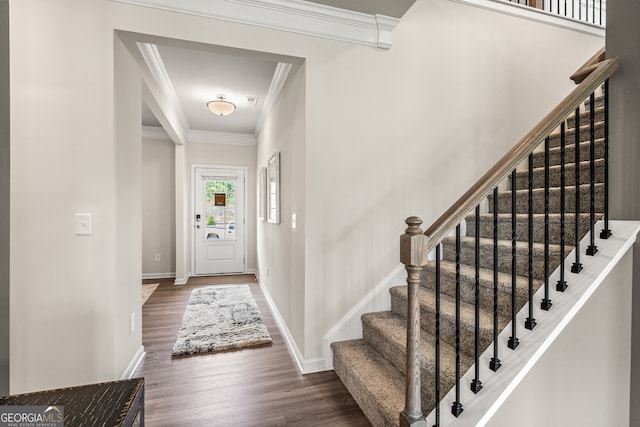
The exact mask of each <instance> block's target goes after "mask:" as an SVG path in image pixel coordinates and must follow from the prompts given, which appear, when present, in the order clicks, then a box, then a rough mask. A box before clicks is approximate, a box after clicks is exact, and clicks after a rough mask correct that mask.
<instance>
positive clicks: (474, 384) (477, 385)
mask: <svg viewBox="0 0 640 427" xmlns="http://www.w3.org/2000/svg"><path fill="white" fill-rule="evenodd" d="M475 226H476V242H475V243H476V260H475V261H476V276H475V279H476V289H475V292H476V295H475V297H476V307H475V336H474V340H475V342H474V346H473V354H474V357H475V365H476V366H475V378H474V379H473V380H472V381H471V391H473V392H474V393H476V394H477V393H478V392H479V391H480V390H482V381H480V205H478V206H476V224H475Z"/></svg>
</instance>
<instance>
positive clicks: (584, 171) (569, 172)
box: [508, 159, 604, 190]
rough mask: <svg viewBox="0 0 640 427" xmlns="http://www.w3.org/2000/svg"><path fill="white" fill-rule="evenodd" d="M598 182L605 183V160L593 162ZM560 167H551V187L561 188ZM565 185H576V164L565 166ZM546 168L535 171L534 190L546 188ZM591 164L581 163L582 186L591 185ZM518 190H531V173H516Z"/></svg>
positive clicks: (526, 171) (524, 171)
mask: <svg viewBox="0 0 640 427" xmlns="http://www.w3.org/2000/svg"><path fill="white" fill-rule="evenodd" d="M593 166H594V172H595V177H596V182H604V159H597V160H595V161H594V162H593ZM560 169H561V167H560V165H555V166H550V167H549V187H559V186H560V179H561V174H560V172H561V170H560ZM564 170H565V175H564V176H565V185H569V184H575V182H576V167H575V163H570V164H565V168H564ZM544 174H545V173H544V167H541V168H535V167H534V169H533V188H543V187H544ZM590 180H591V162H580V184H589V183H590V182H591V181H590ZM508 181H509V188H511V176H509V180H508ZM516 189H518V190H528V189H529V171H528V170H527V168H524V170H518V171H516Z"/></svg>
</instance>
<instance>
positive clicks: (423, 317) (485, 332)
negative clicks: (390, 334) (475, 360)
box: [391, 293, 493, 356]
mask: <svg viewBox="0 0 640 427" xmlns="http://www.w3.org/2000/svg"><path fill="white" fill-rule="evenodd" d="M434 310H435V307H431V306H423V305H421V306H420V326H421V327H422V329H424V330H425V331H427V332H429V333H430V334H432V335H435V311H434ZM391 311H392V312H394V313H395V314H397V315H399V316H401V317H403V318H405V319H406V316H407V299H406V294H398V293H391ZM492 327H493V325H492V324H483V323H481V324H480V349H481V350H482V351H484V349H485V348H486V347H487V346H488V345H489V344H490V343H491V342H492V340H493V329H492ZM474 333H475V326H474V325H473V323H469V322H465V321H461V322H460V350H461V351H462V352H463V353H465V354H466V355H468V356H472V355H473V354H474V353H473V351H474ZM440 337H441V339H442V340H443V341H444V342H446V343H448V344H449V345H452V346H455V344H456V324H455V313H450V312H446V311H442V312H441V313H440Z"/></svg>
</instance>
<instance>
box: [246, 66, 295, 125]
mask: <svg viewBox="0 0 640 427" xmlns="http://www.w3.org/2000/svg"><path fill="white" fill-rule="evenodd" d="M289 71H291V64H287V63H284V62H278V65H276V69H275V71H274V72H273V78H272V79H271V84H270V85H269V90H268V91H267V96H266V97H265V99H264V104H263V105H262V110H260V116H259V117H258V121H257V123H256V129H255V132H254V133H255V134H256V135H260V132H261V131H262V127H263V126H264V122H265V120H267V116H268V115H269V113H270V112H271V109H272V108H273V105H274V104H275V103H276V100H277V99H278V96H279V95H280V91H281V90H282V86H284V82H285V80H287V76H288V75H289Z"/></svg>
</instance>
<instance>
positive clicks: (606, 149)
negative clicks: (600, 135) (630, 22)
mask: <svg viewBox="0 0 640 427" xmlns="http://www.w3.org/2000/svg"><path fill="white" fill-rule="evenodd" d="M609 237H611V230H610V229H609V79H607V80H605V81H604V228H603V229H602V231H600V238H601V239H608V238H609Z"/></svg>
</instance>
